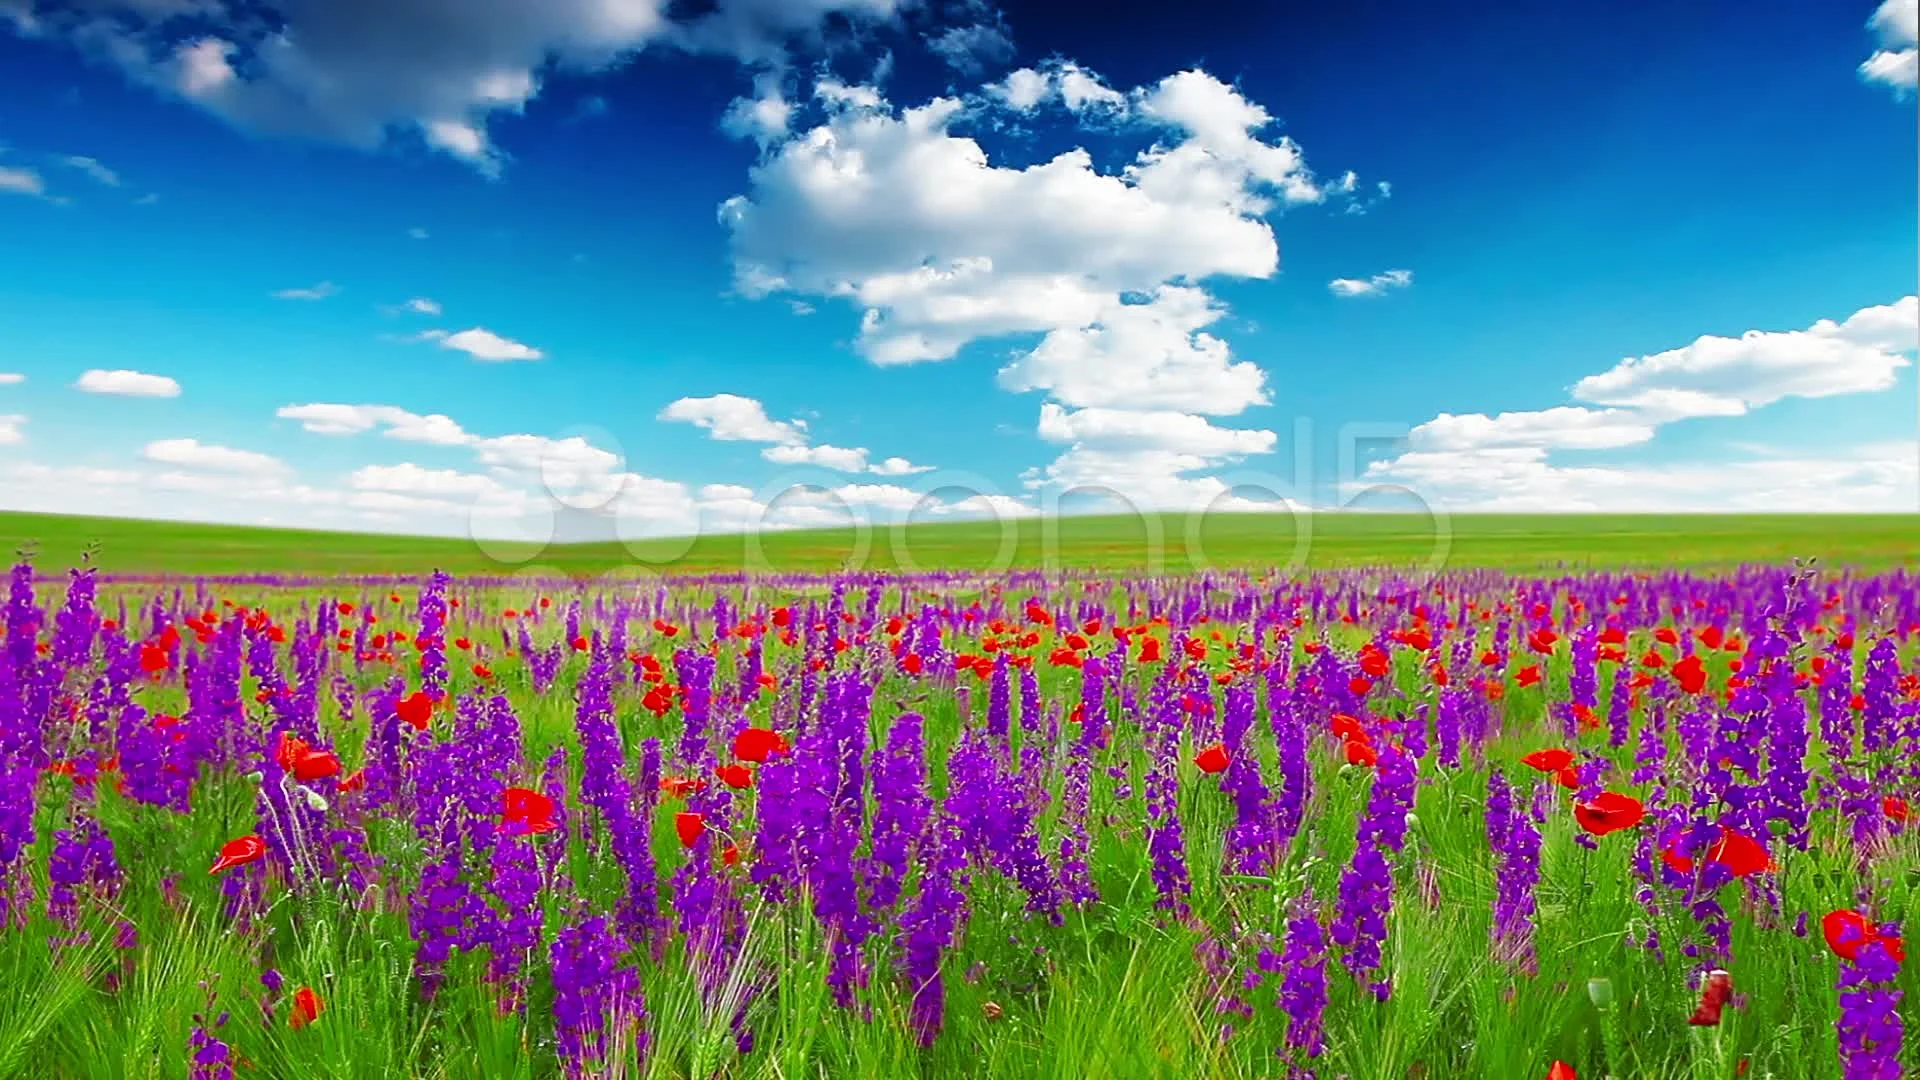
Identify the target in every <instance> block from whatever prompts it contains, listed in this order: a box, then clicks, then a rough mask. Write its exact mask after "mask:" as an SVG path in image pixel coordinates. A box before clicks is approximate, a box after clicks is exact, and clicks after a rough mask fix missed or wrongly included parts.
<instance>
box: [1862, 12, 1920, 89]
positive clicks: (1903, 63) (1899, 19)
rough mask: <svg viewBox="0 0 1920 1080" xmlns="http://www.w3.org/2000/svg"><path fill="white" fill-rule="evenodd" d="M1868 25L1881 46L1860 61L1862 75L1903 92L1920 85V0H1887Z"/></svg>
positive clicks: (1866, 78) (1868, 79) (1869, 80)
mask: <svg viewBox="0 0 1920 1080" xmlns="http://www.w3.org/2000/svg"><path fill="white" fill-rule="evenodd" d="M1867 25H1868V26H1869V27H1870V28H1872V30H1873V32H1874V35H1875V37H1877V38H1878V39H1879V43H1880V47H1879V48H1877V49H1875V50H1874V53H1873V55H1872V56H1869V57H1867V59H1866V60H1865V61H1863V62H1862V63H1861V64H1860V77H1861V78H1863V79H1865V80H1867V81H1868V82H1877V83H1885V84H1886V85H1888V86H1891V87H1893V88H1894V89H1896V90H1900V91H1908V92H1910V91H1912V90H1913V89H1914V87H1915V86H1916V85H1917V84H1920V49H1916V45H1920V0H1884V2H1883V3H1882V4H1881V5H1880V7H1879V8H1878V9H1876V10H1875V11H1874V13H1873V18H1872V19H1871V20H1869V21H1868V23H1867Z"/></svg>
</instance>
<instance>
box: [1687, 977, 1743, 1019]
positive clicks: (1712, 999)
mask: <svg viewBox="0 0 1920 1080" xmlns="http://www.w3.org/2000/svg"><path fill="white" fill-rule="evenodd" d="M1732 1001H1733V976H1732V975H1729V974H1727V973H1726V972H1724V971H1720V970H1718V969H1715V970H1713V971H1709V972H1707V978H1706V981H1705V982H1703V983H1701V984H1700V1004H1699V1006H1698V1007H1696V1008H1695V1009H1694V1010H1693V1015H1692V1016H1690V1017H1688V1018H1687V1023H1689V1024H1692V1025H1693V1026H1695V1027H1719V1026H1720V1010H1721V1009H1724V1008H1725V1007H1726V1006H1727V1005H1729V1004H1730V1003H1732Z"/></svg>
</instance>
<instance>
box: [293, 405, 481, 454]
mask: <svg viewBox="0 0 1920 1080" xmlns="http://www.w3.org/2000/svg"><path fill="white" fill-rule="evenodd" d="M274 415H275V416H278V417H279V418H281V419H282V420H294V421H297V422H299V424H300V426H301V427H303V428H305V429H306V430H308V431H310V432H313V433H314V434H316V435H359V434H363V433H365V432H369V431H372V430H374V429H375V428H379V429H381V432H382V434H384V435H385V436H386V437H387V438H389V439H399V440H401V441H402V442H419V443H429V444H432V445H435V446H468V445H471V444H473V443H474V442H476V441H477V439H476V437H475V436H472V435H469V434H467V432H466V431H464V430H462V429H461V427H460V425H459V424H457V423H455V422H454V421H453V419H452V418H451V417H449V416H445V415H443V414H441V413H430V414H427V415H421V414H419V413H414V412H409V411H408V410H406V409H402V408H398V407H396V406H393V405H337V404H329V403H324V402H319V403H314V404H309V405H285V406H282V407H281V408H280V409H278V410H276V411H275V413H274Z"/></svg>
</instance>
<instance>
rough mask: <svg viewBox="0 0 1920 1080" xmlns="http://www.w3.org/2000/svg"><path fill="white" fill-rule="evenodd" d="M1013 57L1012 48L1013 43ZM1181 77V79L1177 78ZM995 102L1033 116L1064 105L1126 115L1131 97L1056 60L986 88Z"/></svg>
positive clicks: (1071, 64) (1073, 109)
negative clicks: (1037, 111)
mask: <svg viewBox="0 0 1920 1080" xmlns="http://www.w3.org/2000/svg"><path fill="white" fill-rule="evenodd" d="M1008 51H1009V53H1010V52H1011V44H1010V43H1009V50H1008ZM1176 77H1177V76H1176ZM985 89H986V92H987V94H988V96H990V97H992V98H995V99H997V100H999V101H1001V102H1003V103H1005V104H1006V106H1007V107H1008V108H1010V109H1013V110H1014V111H1015V112H1023V113H1024V112H1032V111H1033V110H1034V109H1036V108H1038V107H1039V106H1041V105H1044V104H1048V103H1050V102H1053V101H1058V102H1060V104H1061V105H1063V106H1065V107H1066V108H1067V110H1068V111H1069V112H1073V113H1081V112H1086V111H1088V110H1090V109H1104V110H1112V111H1118V112H1124V111H1126V110H1127V108H1128V102H1127V95H1125V94H1123V93H1121V92H1120V91H1118V90H1115V89H1113V88H1112V87H1110V86H1108V85H1107V84H1106V82H1105V81H1104V80H1102V79H1101V78H1100V76H1099V75H1096V74H1095V73H1093V72H1091V71H1088V70H1087V69H1086V68H1083V67H1081V66H1080V65H1078V64H1076V63H1074V62H1072V61H1071V60H1061V59H1053V60H1048V61H1047V62H1046V63H1044V64H1041V65H1040V67H1039V68H1038V69H1035V68H1020V69H1018V70H1015V71H1011V72H1008V73H1007V77H1006V78H1004V79H1002V80H1001V81H999V82H997V83H993V84H991V85H989V86H987V87H986V88H985Z"/></svg>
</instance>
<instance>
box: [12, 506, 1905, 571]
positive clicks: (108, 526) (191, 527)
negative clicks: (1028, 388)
mask: <svg viewBox="0 0 1920 1080" xmlns="http://www.w3.org/2000/svg"><path fill="white" fill-rule="evenodd" d="M0 544H5V545H6V547H7V549H8V550H10V551H16V550H22V549H26V548H29V547H31V548H32V549H33V550H35V551H36V552H37V559H38V561H39V562H40V563H41V564H42V565H43V566H45V567H48V568H56V567H62V566H68V565H72V564H74V563H76V562H77V561H78V560H79V559H80V557H81V555H82V553H83V552H84V551H86V550H88V549H89V548H91V549H93V550H94V551H95V561H96V563H97V564H98V565H99V566H100V567H101V568H102V569H104V570H106V571H109V572H115V573H149V574H181V575H243V574H316V575H318V574H368V575H374V574H420V573H425V572H427V571H429V570H431V569H433V568H435V567H439V568H444V569H446V570H448V571H449V572H452V573H456V574H509V573H516V572H522V571H526V570H530V569H531V570H539V571H545V572H552V573H556V574H566V575H595V574H604V573H608V572H610V571H616V570H619V569H620V568H623V567H645V568H648V569H650V570H653V571H656V572H663V573H734V572H740V571H743V570H747V571H754V572H759V573H796V572H808V571H828V570H838V569H842V568H846V567H850V566H860V567H865V568H871V569H922V570H936V569H950V570H980V571H993V570H1005V569H1018V568H1040V567H1068V568H1101V569H1114V570H1119V569H1129V570H1147V571H1153V572H1168V573H1177V572H1181V571H1186V570H1192V569H1196V568H1206V567H1209V566H1212V567H1258V568H1270V567H1291V568H1295V569H1300V568H1312V569H1323V568H1332V567H1341V566H1355V565H1395V566H1404V567H1408V568H1415V567H1421V566H1442V565H1443V566H1445V567H1449V568H1464V567H1487V568H1497V569H1505V570H1519V571H1525V570H1547V569H1553V568H1556V567H1566V568H1575V569H1583V568H1589V567H1592V568H1600V567H1644V568H1655V567H1666V566H1690V567H1709V566H1727V565H1733V564H1738V563H1744V562H1780V561H1784V560H1786V559H1788V558H1791V557H1794V556H1817V557H1819V558H1820V559H1821V560H1822V561H1824V562H1828V563H1833V564H1841V565H1849V566H1859V567H1863V568H1885V567H1889V566H1898V565H1907V566H1920V515H1917V514H1886V515H1847V516H1841V515H1759V514H1754V515H1684V516H1682V515H1573V514H1565V515H1475V516H1456V517H1452V518H1451V519H1449V520H1447V521H1445V523H1444V527H1443V528H1439V529H1438V530H1437V529H1436V523H1435V522H1434V520H1433V519H1431V518H1428V517H1427V516H1425V515H1418V514H1385V513H1346V514H1317V515H1311V516H1305V515H1303V516H1302V517H1300V518H1297V519H1296V518H1291V517H1288V516H1286V515H1267V514H1216V515H1211V516H1206V517H1200V516H1189V515H1181V514H1168V515H1156V516H1150V517H1145V518H1139V517H1132V518H1129V517H1068V518H1049V519H1037V518H1036V519H1026V520H1021V521H1009V522H1005V523H1001V524H995V523H991V522H984V523H983V522H964V523H939V524H916V525H911V526H908V527H905V528H899V529H896V528H889V527H885V526H880V527H876V528H874V529H872V530H850V529H834V530H819V531H794V532H781V533H768V534H764V535H760V536H751V535H742V534H728V535H715V536H701V537H688V538H679V539H665V540H651V541H646V542H643V543H636V544H631V545H628V544H621V543H613V542H599V543H580V544H563V545H555V546H549V547H545V548H536V547H531V546H527V545H510V544H499V543H489V544H486V545H485V546H484V547H483V546H482V545H478V544H476V543H474V542H473V541H471V540H465V539H448V538H434V537H411V536H388V535H379V534H363V533H334V532H320V531H312V530H292V529H265V528H243V527H237V526H226V525H203V524H186V523H178V522H160V521H140V520H132V519H118V518H84V517H66V516H58V515H47V514H22V513H5V512H0Z"/></svg>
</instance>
